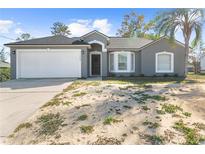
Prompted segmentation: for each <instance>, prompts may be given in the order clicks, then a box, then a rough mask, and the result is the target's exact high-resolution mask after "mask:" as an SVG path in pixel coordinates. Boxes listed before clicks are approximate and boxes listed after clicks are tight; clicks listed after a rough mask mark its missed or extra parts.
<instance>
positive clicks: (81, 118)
mask: <svg viewBox="0 0 205 154" xmlns="http://www.w3.org/2000/svg"><path fill="white" fill-rule="evenodd" d="M87 118H88V116H87V115H86V114H82V115H81V116H79V117H78V119H77V120H78V121H84V120H86V119H87Z"/></svg>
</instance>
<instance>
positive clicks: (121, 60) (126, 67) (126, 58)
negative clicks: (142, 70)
mask: <svg viewBox="0 0 205 154" xmlns="http://www.w3.org/2000/svg"><path fill="white" fill-rule="evenodd" d="M109 67H110V72H134V69H135V54H134V53H133V52H130V51H121V52H112V53H110V60H109Z"/></svg>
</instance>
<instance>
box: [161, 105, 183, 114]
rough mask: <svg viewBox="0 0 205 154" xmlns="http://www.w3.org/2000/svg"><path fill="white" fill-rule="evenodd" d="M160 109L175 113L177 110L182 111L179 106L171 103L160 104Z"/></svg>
mask: <svg viewBox="0 0 205 154" xmlns="http://www.w3.org/2000/svg"><path fill="white" fill-rule="evenodd" d="M162 110H163V111H164V112H166V113H176V112H177V111H178V110H179V111H183V109H182V108H181V107H179V106H177V105H173V104H162Z"/></svg>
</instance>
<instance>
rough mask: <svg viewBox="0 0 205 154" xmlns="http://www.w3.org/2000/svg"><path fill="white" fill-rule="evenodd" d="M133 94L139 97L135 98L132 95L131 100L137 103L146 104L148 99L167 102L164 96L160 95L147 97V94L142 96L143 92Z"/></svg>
mask: <svg viewBox="0 0 205 154" xmlns="http://www.w3.org/2000/svg"><path fill="white" fill-rule="evenodd" d="M134 94H137V95H138V96H140V97H135V96H133V95H132V98H133V99H134V100H136V101H137V102H138V103H146V101H147V100H148V99H152V100H157V101H165V100H167V98H166V97H165V96H160V95H148V94H144V93H143V92H140V93H136V92H135V93H134Z"/></svg>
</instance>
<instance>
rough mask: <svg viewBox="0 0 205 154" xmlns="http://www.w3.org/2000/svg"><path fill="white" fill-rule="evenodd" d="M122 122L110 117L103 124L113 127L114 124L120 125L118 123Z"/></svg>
mask: <svg viewBox="0 0 205 154" xmlns="http://www.w3.org/2000/svg"><path fill="white" fill-rule="evenodd" d="M121 121H122V120H118V119H115V118H113V117H111V116H109V117H106V118H105V120H104V122H103V124H104V125H111V124H112V123H118V122H121Z"/></svg>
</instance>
